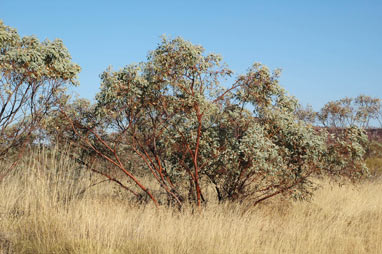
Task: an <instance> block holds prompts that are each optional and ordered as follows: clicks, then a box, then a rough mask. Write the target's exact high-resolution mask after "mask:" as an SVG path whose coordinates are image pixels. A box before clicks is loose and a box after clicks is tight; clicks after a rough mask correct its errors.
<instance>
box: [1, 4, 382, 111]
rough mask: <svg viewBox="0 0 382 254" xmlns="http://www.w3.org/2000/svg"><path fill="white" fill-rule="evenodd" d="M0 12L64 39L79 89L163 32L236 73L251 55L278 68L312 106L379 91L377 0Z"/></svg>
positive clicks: (381, 62)
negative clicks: (76, 70) (213, 55)
mask: <svg viewBox="0 0 382 254" xmlns="http://www.w3.org/2000/svg"><path fill="white" fill-rule="evenodd" d="M0 19H2V20H3V22H4V23H5V24H6V25H8V26H12V27H14V28H16V29H17V30H18V31H19V33H20V34H21V35H23V36H24V35H36V36H37V37H38V38H40V39H41V40H44V39H46V38H48V39H51V40H53V39H55V38H60V39H62V40H63V41H64V44H65V45H66V47H67V48H68V49H69V51H70V53H71V55H72V58H73V60H74V61H75V62H76V63H78V64H79V65H80V66H81V67H82V72H81V74H80V78H79V79H80V82H81V85H80V87H79V88H78V89H76V92H77V93H79V95H80V96H81V97H85V98H93V97H94V95H95V94H96V93H97V92H98V89H99V74H100V73H101V72H102V71H103V70H105V69H106V68H107V66H109V65H112V66H113V67H114V68H120V67H123V66H124V65H127V64H130V63H137V62H140V61H144V60H145V59H146V55H147V52H148V51H150V50H153V49H155V47H156V45H157V44H158V43H159V42H160V36H161V35H163V34H166V35H167V36H170V37H176V36H182V37H183V38H185V39H186V40H189V41H191V42H193V43H195V44H201V45H203V46H204V47H205V49H206V51H207V52H215V53H219V54H221V55H222V56H223V59H224V61H225V62H226V63H227V64H228V65H229V66H230V67H231V69H233V70H234V71H235V72H236V73H237V74H240V73H244V72H245V71H246V70H247V68H248V67H249V66H250V65H251V64H252V63H253V62H261V63H263V64H265V65H267V66H269V67H270V68H272V69H273V68H281V69H282V70H283V74H282V77H281V85H282V86H284V87H285V88H286V89H287V90H288V91H289V93H290V94H292V95H294V96H296V97H297V98H298V99H299V100H300V102H301V103H302V104H307V103H309V104H311V105H313V107H314V108H315V109H319V108H320V107H321V106H323V105H324V104H325V103H326V102H327V101H329V100H336V99H340V98H343V97H345V96H350V97H355V96H357V95H359V94H366V95H371V96H375V97H382V75H381V74H382V0H358V1H355V0H321V1H319V0H316V1H313V0H312V1H307V0H302V1H295V0H289V1H286V0H279V1H272V0H267V1H266V0H264V1H255V0H254V1H249V0H248V1H244V0H243V1H240V0H236V1H233V0H231V1H224V0H219V1H214V0H211V1H207V0H205V1H192V0H188V1H181V0H178V1H176V0H163V1H144V0H141V1H128V0H126V1H122V0H120V1H116V0H114V1H113V0H109V1H106V0H104V1H97V0H93V1H87V0H82V1H81V0H77V1H74V0H66V1H63V0H61V1H56V0H49V1H47V0H41V1H33V0H0Z"/></svg>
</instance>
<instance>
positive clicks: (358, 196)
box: [0, 151, 382, 254]
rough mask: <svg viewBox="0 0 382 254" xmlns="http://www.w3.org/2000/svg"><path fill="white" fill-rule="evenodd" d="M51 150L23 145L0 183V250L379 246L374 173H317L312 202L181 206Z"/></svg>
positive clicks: (381, 207)
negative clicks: (354, 180) (140, 199)
mask: <svg viewBox="0 0 382 254" xmlns="http://www.w3.org/2000/svg"><path fill="white" fill-rule="evenodd" d="M53 158H54V156H53V157H52V156H51V155H48V153H47V152H44V151H40V152H34V153H30V154H29V155H28V156H26V157H25V158H24V159H23V161H22V162H21V163H20V164H19V165H18V167H17V168H16V169H15V170H14V171H13V173H12V174H10V175H8V176H7V177H6V178H5V179H4V180H3V181H2V182H1V183H0V253H2V254H3V253H30V254H32V253H33V254H35V253H49V254H51V253H57V254H61V253H92V254H94V253H382V180H378V179H374V180H373V181H365V182H363V183H361V184H358V185H356V186H354V185H343V186H339V185H338V184H331V183H329V181H327V180H320V184H321V188H320V189H319V190H318V191H317V192H316V193H315V195H314V197H313V199H312V200H311V201H310V202H290V201H282V200H273V201H272V202H269V203H267V204H264V205H262V206H258V207H256V208H254V209H250V210H248V211H246V212H245V208H246V207H245V205H243V204H242V205H240V204H216V203H210V204H208V205H207V206H205V207H203V208H202V209H201V210H197V209H194V208H193V207H185V208H184V209H183V210H182V211H179V210H177V209H173V208H168V207H162V208H160V209H155V208H154V207H152V206H150V205H137V204H134V203H132V202H131V201H129V200H128V199H127V198H126V197H125V195H124V193H123V191H120V190H119V189H118V187H115V186H114V185H112V184H110V183H108V182H102V179H98V178H97V177H95V176H90V175H87V173H82V174H81V177H78V175H79V174H78V173H76V171H75V170H73V168H74V167H75V165H74V164H73V162H72V161H71V160H70V159H69V158H68V157H65V156H64V157H62V158H61V159H59V160H57V159H53ZM3 166H4V165H3Z"/></svg>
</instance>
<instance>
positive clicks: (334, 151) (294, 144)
mask: <svg viewBox="0 0 382 254" xmlns="http://www.w3.org/2000/svg"><path fill="white" fill-rule="evenodd" d="M279 74H280V72H279V71H278V70H276V71H275V72H273V73H272V72H271V71H270V70H269V69H268V68H266V67H265V66H263V65H261V64H254V65H253V66H252V67H251V68H250V69H249V70H248V72H247V73H246V74H244V75H240V76H238V77H237V79H236V81H235V82H234V83H233V84H232V86H230V87H228V88H227V87H225V86H222V85H221V82H222V81H224V80H225V79H226V78H227V77H229V76H231V75H232V71H231V70H229V69H228V68H227V67H226V66H225V65H224V64H222V63H221V57H220V56H218V55H216V54H205V52H204V49H203V47H201V46H198V45H193V44H191V43H190V42H188V41H185V40H183V39H182V38H175V39H173V40H169V39H167V38H163V40H162V42H161V43H160V44H159V45H158V47H157V48H156V49H155V50H154V51H152V52H150V54H149V55H148V58H147V61H146V62H144V63H140V64H135V65H128V66H126V67H124V68H122V69H121V70H118V71H113V70H111V69H108V70H106V71H105V72H104V73H103V74H102V75H101V80H102V83H101V91H100V92H99V93H98V95H97V97H96V100H97V102H96V105H95V107H94V111H92V112H93V113H92V114H93V119H92V117H85V118H84V117H81V114H80V115H77V116H76V115H73V114H72V117H68V118H67V119H68V120H69V122H70V126H71V127H72V128H73V130H74V133H75V134H76V135H77V137H76V141H77V142H79V144H80V145H81V147H82V148H83V149H84V150H87V151H92V152H93V154H94V155H95V157H94V160H97V161H103V162H106V163H108V164H109V165H112V166H113V167H115V168H117V169H118V170H120V171H121V172H123V173H124V175H125V176H126V177H127V178H128V179H130V181H131V182H132V183H134V184H135V185H136V186H138V187H139V188H138V190H139V189H140V190H142V191H144V193H145V194H147V196H149V197H150V198H151V199H152V200H153V201H154V202H155V203H158V202H162V201H163V200H161V198H160V197H161V194H158V195H156V193H154V192H153V191H151V190H149V189H148V188H147V187H146V186H145V185H144V184H142V182H141V181H140V180H139V179H138V178H137V174H136V173H135V172H136V171H134V170H133V169H132V167H131V166H132V164H131V161H130V164H129V161H126V160H123V158H126V154H129V155H132V154H134V156H135V157H134V159H135V160H136V159H139V160H140V161H141V163H140V166H139V168H140V170H141V171H142V172H146V173H145V174H146V175H147V174H150V175H151V176H152V177H153V179H155V180H156V181H157V184H158V186H159V188H161V189H162V190H163V191H164V193H165V194H166V196H167V202H169V203H177V204H178V205H182V204H183V203H184V202H185V201H190V202H196V203H197V204H198V205H200V203H201V202H203V201H206V200H205V198H204V195H203V192H204V191H205V188H204V186H207V183H212V184H213V185H214V188H215V190H216V197H217V198H218V199H219V200H220V201H223V200H244V199H249V200H252V202H253V203H254V204H257V203H259V202H262V201H264V200H266V199H268V198H271V197H274V196H276V195H281V194H282V195H285V196H287V197H294V198H306V197H307V196H309V195H310V194H311V192H312V191H313V190H314V185H313V183H312V182H311V181H310V180H311V177H312V176H314V175H323V174H327V175H331V176H347V177H350V178H351V179H356V178H358V177H359V176H361V175H362V174H364V173H366V172H367V171H366V168H365V165H364V162H363V154H364V150H363V146H362V143H363V142H364V141H365V139H366V135H365V133H364V132H362V131H361V130H359V129H357V128H352V129H349V130H346V131H344V132H342V133H339V134H337V135H336V136H335V135H329V134H328V133H327V132H326V131H324V130H321V131H317V130H316V129H314V128H313V127H312V125H311V124H306V123H305V122H303V121H300V120H299V119H298V117H297V116H296V115H297V114H296V112H297V111H298V107H299V104H298V102H297V100H296V99H295V98H293V97H291V96H289V95H288V94H287V93H286V92H285V90H284V89H283V88H282V87H281V86H280V85H279V82H278V78H279ZM250 109H251V110H250ZM69 110H70V108H69ZM68 115H70V114H66V116H68ZM90 116H91V115H90ZM83 119H92V120H91V121H89V122H87V121H83ZM94 122H98V123H100V122H102V124H94ZM129 158H132V157H129ZM133 166H134V165H133ZM100 173H102V174H104V175H105V176H106V177H108V178H109V179H111V180H113V181H115V182H117V183H118V184H120V185H121V186H124V187H125V188H126V189H129V190H130V191H131V192H132V193H135V194H137V193H136V192H137V190H136V189H131V188H134V187H133V186H131V185H126V184H124V183H122V182H121V181H119V180H118V181H117V178H118V177H116V175H113V173H112V172H110V171H109V172H107V173H105V171H103V172H100ZM137 197H142V196H141V195H137ZM158 200H159V201H158Z"/></svg>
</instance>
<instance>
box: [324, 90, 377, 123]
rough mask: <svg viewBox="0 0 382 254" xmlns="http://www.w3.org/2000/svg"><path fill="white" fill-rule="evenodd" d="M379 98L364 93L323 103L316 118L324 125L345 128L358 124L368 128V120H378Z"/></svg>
mask: <svg viewBox="0 0 382 254" xmlns="http://www.w3.org/2000/svg"><path fill="white" fill-rule="evenodd" d="M378 114H380V99H378V98H372V97H370V96H366V95H359V96H357V97H356V98H348V97H346V98H343V99H341V100H337V101H331V102H328V103H327V104H325V105H324V107H323V108H322V109H321V111H320V112H319V113H318V114H317V117H318V120H319V121H320V122H321V123H322V125H323V126H325V127H332V128H347V127H351V126H358V127H360V128H364V129H368V128H370V121H373V120H378Z"/></svg>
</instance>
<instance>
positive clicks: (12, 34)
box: [0, 21, 80, 159]
mask: <svg viewBox="0 0 382 254" xmlns="http://www.w3.org/2000/svg"><path fill="white" fill-rule="evenodd" d="M79 71H80V67H79V66H78V65H76V64H74V63H72V62H71V58H70V54H69V52H68V51H67V49H66V48H65V47H64V45H63V43H62V41H61V40H54V41H53V42H50V41H44V42H40V41H39V40H38V39H37V38H35V37H33V36H26V37H23V38H21V37H20V36H19V35H18V33H17V31H16V30H15V29H13V28H11V27H8V26H5V25H4V24H3V23H2V21H0V159H1V158H2V157H3V156H4V155H5V154H7V153H8V154H9V152H10V151H13V150H15V149H17V148H19V147H21V146H23V145H25V144H26V142H28V141H29V142H31V139H32V134H35V132H36V131H38V130H39V127H41V126H40V124H41V122H42V120H43V119H44V117H45V116H47V115H48V114H49V112H50V111H51V109H52V108H54V107H55V106H57V105H60V104H64V103H65V102H66V100H67V95H66V94H65V90H66V87H67V85H76V84H77V82H76V75H77V73H78V72H79Z"/></svg>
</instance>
